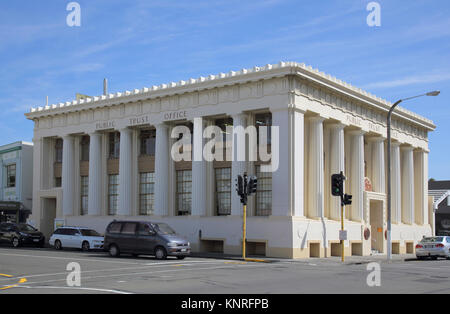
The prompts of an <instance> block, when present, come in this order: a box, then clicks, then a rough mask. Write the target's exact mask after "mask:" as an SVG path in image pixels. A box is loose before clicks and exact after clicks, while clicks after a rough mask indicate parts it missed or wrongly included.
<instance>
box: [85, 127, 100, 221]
mask: <svg viewBox="0 0 450 314" xmlns="http://www.w3.org/2000/svg"><path fill="white" fill-rule="evenodd" d="M89 137H90V140H89V196H88V214H89V215H93V216H94V215H100V213H101V208H102V177H103V176H102V134H100V133H91V134H89Z"/></svg>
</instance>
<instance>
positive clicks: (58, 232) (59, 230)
mask: <svg viewBox="0 0 450 314" xmlns="http://www.w3.org/2000/svg"><path fill="white" fill-rule="evenodd" d="M53 234H61V229H56V230H55V231H53Z"/></svg>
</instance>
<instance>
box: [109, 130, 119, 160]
mask: <svg viewBox="0 0 450 314" xmlns="http://www.w3.org/2000/svg"><path fill="white" fill-rule="evenodd" d="M119 156H120V132H112V133H109V158H110V159H118V158H119Z"/></svg>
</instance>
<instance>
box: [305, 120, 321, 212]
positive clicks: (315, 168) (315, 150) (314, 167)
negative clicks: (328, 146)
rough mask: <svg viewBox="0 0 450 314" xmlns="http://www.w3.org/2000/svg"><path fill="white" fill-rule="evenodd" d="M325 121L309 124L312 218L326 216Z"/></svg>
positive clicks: (312, 121) (310, 204) (310, 203)
mask: <svg viewBox="0 0 450 314" xmlns="http://www.w3.org/2000/svg"><path fill="white" fill-rule="evenodd" d="M323 120H324V118H322V117H313V118H310V124H309V126H310V129H309V136H310V151H309V154H310V156H309V161H310V162H309V167H308V178H309V197H308V213H309V217H311V218H319V217H323V214H324V194H323V193H324V159H323Z"/></svg>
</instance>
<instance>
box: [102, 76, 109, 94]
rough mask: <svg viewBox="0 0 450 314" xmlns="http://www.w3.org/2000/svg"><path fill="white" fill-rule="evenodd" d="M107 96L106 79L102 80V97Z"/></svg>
mask: <svg viewBox="0 0 450 314" xmlns="http://www.w3.org/2000/svg"><path fill="white" fill-rule="evenodd" d="M107 94H108V79H106V78H105V79H103V95H105V96H106V95H107Z"/></svg>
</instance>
